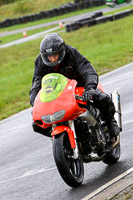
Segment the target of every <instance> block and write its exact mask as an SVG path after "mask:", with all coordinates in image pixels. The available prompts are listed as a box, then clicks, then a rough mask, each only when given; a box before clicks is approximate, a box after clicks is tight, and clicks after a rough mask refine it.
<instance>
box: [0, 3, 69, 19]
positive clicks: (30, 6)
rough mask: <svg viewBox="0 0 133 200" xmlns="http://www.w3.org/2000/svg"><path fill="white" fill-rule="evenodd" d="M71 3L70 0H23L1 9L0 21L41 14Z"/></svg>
mask: <svg viewBox="0 0 133 200" xmlns="http://www.w3.org/2000/svg"><path fill="white" fill-rule="evenodd" d="M69 2H70V1H69V0H60V1H58V0H50V1H47V0H36V1H33V0H21V1H17V2H14V3H11V4H6V5H3V6H1V7H0V21H3V20H4V19H6V18H16V17H21V16H23V15H29V14H34V13H39V12H40V11H46V10H50V9H53V8H54V7H60V6H61V5H62V4H66V3H69Z"/></svg>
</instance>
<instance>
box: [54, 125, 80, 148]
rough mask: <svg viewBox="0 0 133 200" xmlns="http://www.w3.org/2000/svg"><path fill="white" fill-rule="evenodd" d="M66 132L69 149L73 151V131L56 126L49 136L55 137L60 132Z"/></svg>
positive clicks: (74, 144)
mask: <svg viewBox="0 0 133 200" xmlns="http://www.w3.org/2000/svg"><path fill="white" fill-rule="evenodd" d="M64 131H66V132H67V133H68V137H69V141H70V144H71V148H72V149H74V148H75V147H76V143H75V138H74V133H73V130H71V129H70V128H69V127H68V126H57V127H56V128H55V129H54V130H53V131H52V133H51V136H52V137H53V136H55V135H57V134H60V133H62V132H64Z"/></svg>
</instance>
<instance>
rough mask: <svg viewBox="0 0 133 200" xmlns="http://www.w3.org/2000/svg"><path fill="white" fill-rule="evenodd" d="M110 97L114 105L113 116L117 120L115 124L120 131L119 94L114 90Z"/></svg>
mask: <svg viewBox="0 0 133 200" xmlns="http://www.w3.org/2000/svg"><path fill="white" fill-rule="evenodd" d="M111 99H112V101H113V103H114V106H115V115H114V118H115V120H116V121H117V124H118V126H119V128H120V130H121V131H122V114H121V102H120V94H119V93H118V92H117V91H114V92H113V93H112V94H111Z"/></svg>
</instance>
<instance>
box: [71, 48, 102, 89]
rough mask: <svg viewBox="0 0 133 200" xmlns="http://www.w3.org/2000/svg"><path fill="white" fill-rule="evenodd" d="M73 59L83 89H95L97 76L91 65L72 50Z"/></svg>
mask: <svg viewBox="0 0 133 200" xmlns="http://www.w3.org/2000/svg"><path fill="white" fill-rule="evenodd" d="M72 52H73V57H74V60H75V66H76V70H77V72H78V73H79V75H80V76H81V77H82V78H83V80H84V82H85V89H86V90H88V89H90V88H94V89H95V88H96V87H97V84H98V75H97V73H96V70H95V69H94V67H93V66H92V65H91V63H90V62H89V61H88V60H87V59H86V58H85V57H84V56H83V55H81V54H80V53H79V52H78V51H77V50H76V49H75V48H73V51H72Z"/></svg>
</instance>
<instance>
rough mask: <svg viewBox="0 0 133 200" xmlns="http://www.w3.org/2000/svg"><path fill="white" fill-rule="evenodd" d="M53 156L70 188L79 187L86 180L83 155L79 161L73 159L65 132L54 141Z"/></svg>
mask: <svg viewBox="0 0 133 200" xmlns="http://www.w3.org/2000/svg"><path fill="white" fill-rule="evenodd" d="M53 155H54V159H55V163H56V166H57V169H58V171H59V173H60V175H61V177H62V179H63V180H64V181H65V183H66V184H68V185H69V186H70V187H78V186H80V185H81V184H82V182H83V179H84V166H83V160H82V157H81V155H80V154H79V157H78V158H77V159H74V158H73V150H72V149H71V145H70V141H69V138H68V134H67V133H66V132H63V133H61V134H59V135H56V136H55V137H54V139H53Z"/></svg>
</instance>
